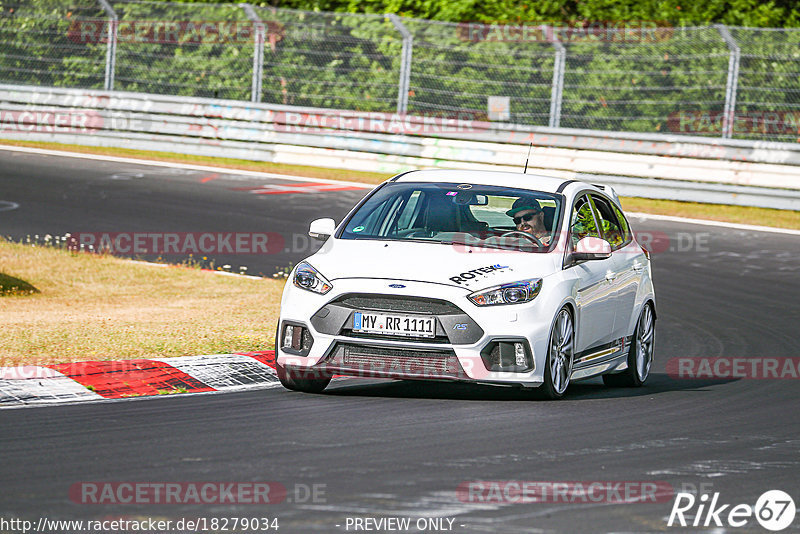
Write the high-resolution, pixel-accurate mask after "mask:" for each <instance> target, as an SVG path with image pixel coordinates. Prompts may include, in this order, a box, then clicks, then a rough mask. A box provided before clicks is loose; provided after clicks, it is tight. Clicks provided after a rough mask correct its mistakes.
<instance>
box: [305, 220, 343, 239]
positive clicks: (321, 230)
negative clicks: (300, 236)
mask: <svg viewBox="0 0 800 534" xmlns="http://www.w3.org/2000/svg"><path fill="white" fill-rule="evenodd" d="M335 230H336V222H334V220H333V219H317V220H316V221H311V224H310V225H309V227H308V235H310V236H311V237H313V238H314V239H319V240H320V241H325V240H326V239H328V238H329V237H330V236H332V235H333V232H334V231H335Z"/></svg>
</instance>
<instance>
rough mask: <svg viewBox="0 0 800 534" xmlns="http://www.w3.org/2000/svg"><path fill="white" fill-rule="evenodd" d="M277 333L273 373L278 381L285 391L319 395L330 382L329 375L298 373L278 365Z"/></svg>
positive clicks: (312, 372)
mask: <svg viewBox="0 0 800 534" xmlns="http://www.w3.org/2000/svg"><path fill="white" fill-rule="evenodd" d="M278 347H279V345H278V332H277V331H276V332H275V372H276V373H277V375H278V380H280V381H281V385H283V387H285V388H286V389H290V390H292V391H301V392H303V393H321V392H322V391H323V390H324V389H325V388H326V387H328V384H330V382H331V378H332V376H331V375H325V374H322V373H320V372H319V371H317V370H314V371H298V370H296V369H286V368H285V367H284V366H282V365H281V364H279V363H278Z"/></svg>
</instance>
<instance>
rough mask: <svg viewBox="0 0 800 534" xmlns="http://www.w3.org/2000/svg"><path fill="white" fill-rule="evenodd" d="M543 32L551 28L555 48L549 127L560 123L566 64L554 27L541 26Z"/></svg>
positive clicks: (565, 56) (545, 32)
mask: <svg viewBox="0 0 800 534" xmlns="http://www.w3.org/2000/svg"><path fill="white" fill-rule="evenodd" d="M542 30H543V31H544V34H545V35H547V34H548V32H549V31H551V30H552V38H551V42H552V43H553V47H554V48H555V49H556V53H555V57H554V58H553V83H552V88H551V89H550V122H549V124H548V126H550V128H558V127H559V125H560V124H561V101H562V100H563V97H564V71H565V70H566V65H567V49H566V48H564V45H562V44H561V41H559V40H558V36H557V35H556V30H555V28H550V26H546V25H544V26H542Z"/></svg>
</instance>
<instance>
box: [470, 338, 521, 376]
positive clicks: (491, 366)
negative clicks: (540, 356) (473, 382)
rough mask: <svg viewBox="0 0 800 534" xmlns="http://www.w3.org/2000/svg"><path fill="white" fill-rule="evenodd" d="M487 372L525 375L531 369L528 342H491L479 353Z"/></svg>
mask: <svg viewBox="0 0 800 534" xmlns="http://www.w3.org/2000/svg"><path fill="white" fill-rule="evenodd" d="M481 358H482V359H483V363H484V365H485V366H486V369H487V370H488V371H501V372H506V373H525V372H528V371H531V370H532V369H533V357H532V356H531V351H530V348H529V347H528V342H527V341H525V340H508V341H505V340H503V341H492V342H490V343H489V344H488V345H486V347H484V349H483V350H482V351H481Z"/></svg>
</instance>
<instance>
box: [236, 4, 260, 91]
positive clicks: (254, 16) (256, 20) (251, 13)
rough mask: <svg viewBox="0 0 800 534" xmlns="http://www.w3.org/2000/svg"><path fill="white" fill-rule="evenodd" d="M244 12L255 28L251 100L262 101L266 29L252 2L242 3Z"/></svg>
mask: <svg viewBox="0 0 800 534" xmlns="http://www.w3.org/2000/svg"><path fill="white" fill-rule="evenodd" d="M241 6H242V9H244V12H245V13H247V16H248V17H249V18H250V20H251V21H252V22H253V26H254V28H255V32H254V37H255V45H254V47H253V82H252V84H251V89H250V102H261V90H262V87H261V83H262V82H261V80H262V78H263V75H264V41H266V29H265V27H264V23H263V22H262V21H261V18H260V17H259V16H258V13H256V10H255V9H253V6H251V5H250V4H241Z"/></svg>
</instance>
